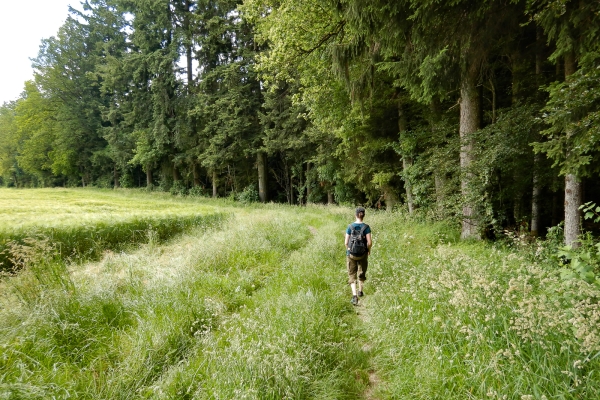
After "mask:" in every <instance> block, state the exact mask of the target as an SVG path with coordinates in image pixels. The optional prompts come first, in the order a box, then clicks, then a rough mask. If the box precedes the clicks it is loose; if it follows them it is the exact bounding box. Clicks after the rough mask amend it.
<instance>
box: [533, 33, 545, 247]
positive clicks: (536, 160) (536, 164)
mask: <svg viewBox="0 0 600 400" xmlns="http://www.w3.org/2000/svg"><path fill="white" fill-rule="evenodd" d="M543 50H544V37H543V33H542V28H540V27H539V26H538V27H537V28H536V46H535V77H536V83H537V86H538V87H539V86H541V85H542V63H543V62H544V57H543V54H544V53H543ZM540 162H541V155H540V154H539V153H536V154H535V155H534V156H533V190H532V193H531V226H530V228H531V235H532V236H533V237H537V236H538V235H539V231H540V194H541V193H542V187H541V182H540Z"/></svg>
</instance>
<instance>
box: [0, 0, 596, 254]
mask: <svg viewBox="0 0 600 400" xmlns="http://www.w3.org/2000/svg"><path fill="white" fill-rule="evenodd" d="M599 13H600V3H598V2H583V1H571V0H510V1H509V0H481V1H477V2H474V1H466V0H451V1H450V0H448V1H434V0H419V1H417V0H393V1H391V0H335V1H334V0H328V1H325V0H244V1H238V0H85V1H83V2H82V3H81V6H80V7H78V8H71V9H70V15H69V17H68V18H67V20H66V22H65V23H64V25H63V26H62V27H61V28H60V30H59V32H58V34H57V35H56V36H54V37H50V38H46V39H43V40H42V42H41V45H40V50H39V54H38V56H37V57H36V58H35V59H33V60H32V63H33V67H34V70H35V77H34V79H33V80H31V81H28V82H25V84H24V91H23V93H22V95H21V96H20V98H18V99H16V100H15V101H12V102H8V103H5V104H4V105H3V106H2V107H1V108H0V175H1V182H0V183H1V184H2V185H3V186H7V187H17V188H27V187H63V186H64V187H75V186H83V187H86V186H96V187H104V188H109V187H114V188H119V187H125V188H133V187H145V188H147V189H148V190H160V191H167V192H171V193H172V194H175V195H195V196H212V197H234V198H238V199H240V198H241V199H245V200H250V201H252V200H254V201H261V202H270V201H273V202H280V203H288V204H306V203H339V204H363V205H367V206H370V207H377V208H386V209H389V210H391V209H393V208H394V207H402V208H404V209H406V210H407V212H409V213H411V214H412V213H415V212H417V213H418V212H420V213H424V214H427V215H429V216H431V217H433V218H436V219H440V220H441V219H448V220H455V221H456V223H457V224H461V226H462V230H461V236H462V237H463V238H470V237H474V238H482V237H493V236H494V235H495V234H497V233H498V232H501V231H502V230H503V229H515V230H518V231H522V232H523V231H528V232H531V234H532V235H533V236H537V235H545V234H546V231H547V228H549V227H551V226H558V225H559V224H561V222H562V221H564V226H563V225H561V229H564V238H565V241H566V244H568V245H572V246H577V245H578V235H579V234H580V232H581V217H582V212H581V210H582V207H587V209H586V210H587V211H588V212H586V213H585V214H588V216H589V215H593V210H594V207H595V205H594V204H595V202H599V201H600V190H599V189H598V187H599V185H598V183H599V179H598V171H599V169H598V167H599V166H600V164H599V163H598V155H599V151H598V150H599V144H600V129H599V125H598V120H599V119H600V40H599V39H600V38H599V36H600V29H599V28H600V14H599ZM586 205H587V206H586ZM590 210H591V212H590Z"/></svg>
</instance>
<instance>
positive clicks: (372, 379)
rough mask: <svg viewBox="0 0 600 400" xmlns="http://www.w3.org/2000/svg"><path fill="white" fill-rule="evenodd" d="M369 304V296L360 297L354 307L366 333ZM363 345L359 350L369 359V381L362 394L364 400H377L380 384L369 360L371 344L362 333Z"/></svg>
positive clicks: (371, 351)
mask: <svg viewBox="0 0 600 400" xmlns="http://www.w3.org/2000/svg"><path fill="white" fill-rule="evenodd" d="M371 312H372V310H371V302H370V301H369V296H365V297H362V298H361V300H360V303H359V305H358V307H356V314H357V316H358V318H359V320H360V321H361V324H362V329H363V330H364V331H366V327H367V326H368V324H369V323H370V322H371ZM363 337H364V343H363V345H362V347H361V350H362V351H363V352H364V353H365V354H366V355H367V356H368V358H369V370H368V374H369V381H368V386H367V388H366V390H365V392H364V398H365V399H366V400H378V399H379V397H378V396H377V389H378V386H379V384H380V382H381V379H380V378H379V375H378V373H377V370H376V369H375V366H374V363H373V360H372V358H371V354H372V353H373V351H374V349H373V343H372V342H371V341H370V340H369V336H368V333H367V332H364V333H363Z"/></svg>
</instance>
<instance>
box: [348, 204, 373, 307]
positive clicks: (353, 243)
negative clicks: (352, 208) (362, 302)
mask: <svg viewBox="0 0 600 400" xmlns="http://www.w3.org/2000/svg"><path fill="white" fill-rule="evenodd" d="M355 215H356V221H354V222H353V223H351V224H350V225H348V228H347V229H346V237H345V240H344V244H345V245H346V266H347V267H348V283H349V284H350V288H352V300H351V301H350V302H351V303H352V304H353V305H355V306H356V305H358V298H359V297H362V296H363V295H364V293H363V284H364V281H365V280H366V279H367V267H368V265H369V255H370V254H371V246H372V245H373V242H372V241H371V227H369V225H367V224H365V223H364V222H363V218H364V217H365V209H364V208H363V207H358V208H357V209H356V213H355ZM357 278H358V292H357V290H356V289H357V288H356V281H357Z"/></svg>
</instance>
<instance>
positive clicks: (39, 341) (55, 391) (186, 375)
mask: <svg viewBox="0 0 600 400" xmlns="http://www.w3.org/2000/svg"><path fill="white" fill-rule="evenodd" d="M293 211H294V212H293V213H292V212H290V211H289V210H286V209H285V208H283V207H277V206H273V207H272V208H271V209H266V210H264V209H263V210H260V211H258V210H246V209H237V210H235V218H232V219H230V220H229V221H226V222H224V223H223V224H224V225H222V227H221V228H219V229H216V230H215V229H212V230H211V231H210V232H204V231H202V230H197V231H194V232H191V233H189V234H185V235H183V236H180V237H178V238H177V239H175V240H172V241H170V242H169V243H167V244H164V245H159V244H157V243H153V242H151V243H149V244H147V245H144V246H142V247H141V248H140V250H139V251H136V252H131V253H110V252H109V253H106V254H105V256H104V258H103V259H102V260H101V261H99V262H96V263H88V264H84V265H80V266H77V265H73V266H72V269H71V271H70V274H69V275H68V276H67V277H63V278H64V279H63V280H62V282H68V283H69V284H68V285H66V286H65V285H60V284H58V285H54V286H53V285H46V286H43V285H41V283H40V282H39V281H36V276H35V274H32V273H31V271H29V270H27V271H24V272H23V273H22V274H21V275H20V276H19V277H17V278H14V279H12V280H11V281H10V284H9V286H10V287H11V288H13V289H16V290H17V292H19V291H20V292H21V293H26V292H27V293H28V295H27V296H20V298H21V303H20V306H18V307H14V305H15V304H12V305H11V304H8V303H7V302H10V301H13V302H14V297H12V298H11V297H3V299H4V300H3V307H2V309H1V310H0V314H1V315H0V318H2V319H3V321H7V323H6V324H3V326H2V327H0V348H1V349H3V351H2V356H1V357H0V398H4V397H8V398H30V399H35V398H40V399H42V398H51V397H55V398H70V397H73V396H75V397H78V398H90V399H120V398H122V399H137V398H140V399H141V398H165V399H166V398H168V399H185V398H195V399H215V398H231V399H233V398H236V399H239V398H256V399H258V398H260V399H282V398H295V399H304V398H306V399H308V398H331V399H355V398H360V397H361V396H362V394H363V392H364V390H365V387H366V385H367V382H368V374H367V370H368V359H367V356H366V354H365V352H364V351H363V349H361V345H360V343H359V342H358V341H357V340H356V338H357V337H360V336H361V332H360V327H357V324H356V316H355V315H354V314H353V313H352V306H351V305H350V304H349V302H348V298H347V295H346V292H347V286H346V285H345V280H346V276H345V273H344V268H343V254H341V252H340V251H339V249H340V245H339V242H340V236H341V234H340V231H341V230H342V229H343V226H344V222H343V221H344V217H343V216H340V215H337V214H335V213H331V212H325V211H324V210H319V209H313V210H301V209H295V210H293ZM59 281H60V280H59ZM40 286H42V288H41V289H40ZM11 299H12V300H11ZM357 377H358V379H357Z"/></svg>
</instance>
